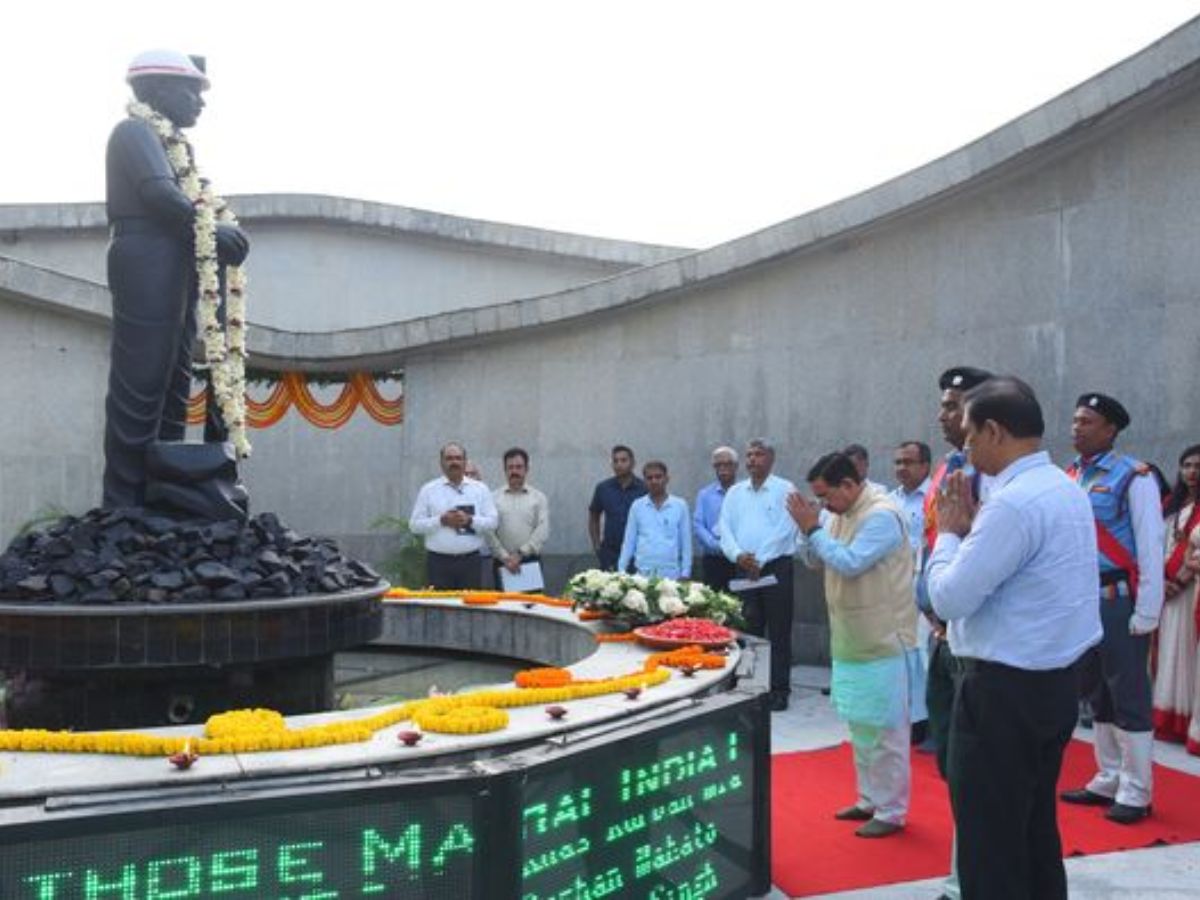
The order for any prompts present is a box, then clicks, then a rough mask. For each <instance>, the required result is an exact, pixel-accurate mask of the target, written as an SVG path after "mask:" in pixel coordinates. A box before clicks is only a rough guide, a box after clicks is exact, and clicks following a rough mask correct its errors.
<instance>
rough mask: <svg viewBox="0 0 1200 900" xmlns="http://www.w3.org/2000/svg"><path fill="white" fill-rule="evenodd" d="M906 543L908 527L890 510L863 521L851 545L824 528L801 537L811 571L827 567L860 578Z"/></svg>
mask: <svg viewBox="0 0 1200 900" xmlns="http://www.w3.org/2000/svg"><path fill="white" fill-rule="evenodd" d="M902 543H904V528H903V526H901V524H900V519H899V518H897V516H896V514H895V513H893V512H890V511H888V510H886V509H881V510H879V511H878V512H873V513H871V514H870V515H869V516H867V517H866V518H865V519H863V523H862V526H861V527H860V528H859V529H858V532H857V533H856V534H855V535H854V539H853V540H852V541H850V543H848V544H847V543H843V542H842V541H839V540H838V539H837V538H835V537H833V535H831V534H830V533H829V532H828V531H826V530H825V529H824V528H823V527H822V528H818V529H817V530H816V531H814V532H813V533H812V535H811V536H809V537H807V538H804V537H802V538H800V541H799V545H798V546H799V551H800V558H801V559H802V560H804V564H805V565H806V566H808V567H809V568H810V569H819V568H821V567H822V566H827V567H828V568H830V569H832V570H833V571H835V572H837V573H838V574H839V575H844V576H845V577H847V578H856V577H857V576H859V575H861V574H862V573H863V572H866V571H868V570H869V569H871V568H872V567H873V566H874V565H875V564H876V563H878V562H879V561H880V560H881V559H883V558H884V557H885V556H887V555H888V554H889V553H891V552H892V551H893V550H895V549H896V548H897V547H899V546H900V545H901V544H902Z"/></svg>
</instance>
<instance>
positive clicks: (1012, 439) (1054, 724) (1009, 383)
mask: <svg viewBox="0 0 1200 900" xmlns="http://www.w3.org/2000/svg"><path fill="white" fill-rule="evenodd" d="M965 420H966V421H965V424H966V441H965V445H964V446H965V447H966V449H967V452H968V453H969V455H970V458H971V462H972V463H973V464H974V465H975V467H976V469H978V470H979V471H980V472H982V473H984V474H986V475H989V476H991V477H992V479H993V483H992V486H991V491H990V494H989V496H988V499H987V502H986V503H984V504H982V505H980V504H979V503H978V501H976V499H975V492H974V490H973V488H972V485H971V478H970V477H969V476H968V475H967V474H966V473H965V472H962V471H959V472H955V473H954V474H952V475H950V476H949V477H948V478H947V479H946V480H945V482H944V484H943V486H942V487H941V489H940V490H939V494H938V500H937V507H936V509H937V528H938V537H937V541H936V543H935V545H934V549H933V553H932V555H931V556H930V558H929V562H928V564H927V566H926V572H925V577H926V582H927V587H928V591H929V597H930V599H931V600H932V602H933V608H934V611H935V612H936V613H937V615H938V617H939V618H940V619H941V620H942V621H945V622H948V623H949V626H948V633H949V640H950V646H951V648H952V649H953V651H954V654H955V656H956V658H957V660H958V667H959V675H958V682H957V684H956V687H955V694H954V711H953V714H952V717H951V722H950V745H949V757H948V759H947V774H948V778H949V782H950V800H951V804H952V806H953V809H954V823H955V827H956V829H957V842H958V851H957V858H958V876H959V880H960V883H961V886H962V895H963V896H964V897H966V898H968V900H992V898H995V900H1012V898H1016V897H1023V898H1037V900H1060V898H1066V896H1067V879H1066V870H1065V869H1064V867H1063V861H1062V843H1061V839H1060V837H1059V832H1058V818H1057V803H1056V798H1055V785H1056V783H1057V781H1058V775H1059V770H1060V769H1061V766H1062V755H1063V751H1064V750H1065V749H1066V746H1067V742H1068V741H1070V739H1071V734H1072V732H1073V731H1074V729H1075V720H1076V716H1077V711H1078V692H1079V676H1078V670H1077V668H1076V666H1077V663H1078V661H1079V660H1080V659H1081V658H1082V657H1083V656H1084V655H1085V654H1086V653H1087V651H1088V650H1089V649H1090V648H1091V647H1093V646H1095V645H1096V644H1097V643H1098V642H1099V641H1100V637H1101V634H1102V630H1101V627H1100V613H1099V610H1098V609H1097V608H1096V600H1095V595H1096V579H1097V578H1098V570H1097V564H1096V533H1095V526H1094V524H1093V520H1092V514H1091V507H1090V505H1089V504H1088V499H1087V496H1086V495H1085V494H1084V492H1083V491H1081V490H1080V489H1079V487H1078V486H1077V485H1076V484H1075V483H1074V482H1072V480H1071V479H1070V478H1068V477H1067V476H1066V475H1065V474H1064V473H1063V472H1062V470H1061V469H1059V468H1058V467H1056V466H1055V465H1054V464H1053V463H1052V462H1051V461H1050V457H1049V455H1048V454H1047V453H1045V452H1044V451H1043V450H1042V449H1041V439H1042V434H1043V433H1044V431H1045V424H1044V421H1043V418H1042V410H1041V406H1040V405H1039V404H1038V401H1037V397H1036V396H1034V393H1033V391H1032V389H1030V387H1029V386H1028V385H1027V384H1025V383H1024V382H1023V381H1021V380H1019V379H1017V378H1007V377H1005V378H992V379H989V380H988V381H985V382H984V383H983V384H981V385H979V386H978V387H976V388H974V389H973V390H971V391H969V392H968V393H967V395H966V412H965Z"/></svg>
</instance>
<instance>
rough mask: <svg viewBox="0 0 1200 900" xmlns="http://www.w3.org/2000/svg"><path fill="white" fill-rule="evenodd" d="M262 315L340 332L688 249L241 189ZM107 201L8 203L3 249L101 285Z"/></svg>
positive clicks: (1, 224) (272, 323)
mask: <svg viewBox="0 0 1200 900" xmlns="http://www.w3.org/2000/svg"><path fill="white" fill-rule="evenodd" d="M230 203H231V205H232V206H233V207H234V209H235V210H236V211H237V212H238V214H239V216H240V218H241V220H242V222H243V224H244V225H245V227H246V229H247V231H248V232H249V234H250V238H251V241H252V243H253V249H252V255H251V257H250V260H251V262H250V266H249V273H250V278H251V288H250V290H251V296H250V301H251V310H250V313H251V316H252V318H253V321H254V322H255V324H257V325H260V326H266V327H268V328H275V329H286V330H288V331H290V332H299V333H312V332H321V333H325V332H335V331H341V330H345V329H361V328H369V327H371V326H376V325H381V324H384V323H388V322H397V321H405V320H409V319H415V318H419V317H422V316H433V315H436V314H438V313H446V312H451V311H454V310H460V309H470V308H475V307H480V306H486V305H489V304H494V303H496V302H497V301H500V300H507V299H513V298H521V297H534V296H538V295H541V294H545V293H548V292H551V291H557V290H561V289H563V288H566V287H570V286H574V285H577V284H580V283H583V282H588V281H593V280H595V279H597V278H604V277H606V276H609V275H612V274H613V273H615V272H621V271H625V270H627V269H630V268H634V267H637V266H642V265H646V264H650V263H654V262H659V261H661V260H664V259H669V258H671V257H673V256H678V255H679V254H681V253H684V252H687V251H685V250H683V249H680V248H674V247H658V246H653V245H647V244H635V243H632V242H626V241H613V240H606V239H602V238H592V237H586V236H582V235H572V234H563V233H560V232H552V231H543V230H540V229H534V228H523V227H521V226H516V225H502V224H498V223H493V222H481V221H477V220H472V219H462V218H458V217H455V216H443V215H438V214H436V213H426V212H422V211H420V210H409V209H404V208H402V207H394V206H386V205H384V204H377V203H364V202H362V201H355V200H347V199H343V198H335V197H319V196H310V195H279V196H257V195H250V196H244V197H232V198H230ZM107 242H108V233H107V227H106V224H105V218H104V207H103V206H102V205H101V204H98V203H82V204H69V205H23V206H0V255H2V256H7V257H9V258H11V259H15V260H20V261H22V262H26V263H29V264H31V265H35V266H39V267H43V268H48V269H52V270H54V271H58V272H62V273H64V274H67V275H72V276H74V277H77V278H82V279H86V280H89V281H93V282H96V283H98V284H105V283H106V279H107V276H106V273H105V252H106V246H107Z"/></svg>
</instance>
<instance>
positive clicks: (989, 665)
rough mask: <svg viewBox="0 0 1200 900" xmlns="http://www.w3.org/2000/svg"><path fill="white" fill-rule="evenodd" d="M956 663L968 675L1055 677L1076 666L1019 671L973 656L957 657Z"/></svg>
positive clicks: (1013, 667) (1004, 664) (1003, 664)
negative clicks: (1008, 673) (1001, 674)
mask: <svg viewBox="0 0 1200 900" xmlns="http://www.w3.org/2000/svg"><path fill="white" fill-rule="evenodd" d="M955 662H957V663H958V670H959V672H962V673H966V674H975V673H978V672H1011V673H1016V674H1020V675H1053V674H1057V673H1060V672H1067V671H1070V670H1071V669H1072V668H1073V667H1074V665H1075V663H1071V665H1069V666H1062V667H1060V668H1057V669H1019V668H1017V667H1016V666H1010V665H1008V664H1007V663H1002V662H996V661H995V660H992V659H976V658H975V657H973V656H957V657H955Z"/></svg>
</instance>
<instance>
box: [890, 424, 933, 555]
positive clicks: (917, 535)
mask: <svg viewBox="0 0 1200 900" xmlns="http://www.w3.org/2000/svg"><path fill="white" fill-rule="evenodd" d="M892 464H893V468H894V470H895V473H896V481H897V485H896V487H895V489H894V490H892V491H890V492H889V493H888V496H889V497H891V498H892V501H893V502H894V503H895V504H896V505H897V506H898V507H900V510H901V512H903V513H904V522H905V524H906V525H907V526H908V542H909V544H910V545H911V546H912V549H913V562H914V563H916V562H918V561H919V560H920V557H921V541H922V539H923V537H924V534H925V496H926V494H927V493H928V492H929V469H930V467H931V466H932V464H933V453H932V451H931V450H930V449H929V445H928V444H926V443H924V442H922V441H905V442H904V443H903V444H898V445H897V446H896V453H895V456H893V458H892Z"/></svg>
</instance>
